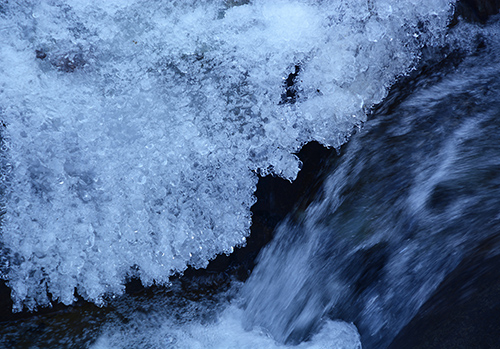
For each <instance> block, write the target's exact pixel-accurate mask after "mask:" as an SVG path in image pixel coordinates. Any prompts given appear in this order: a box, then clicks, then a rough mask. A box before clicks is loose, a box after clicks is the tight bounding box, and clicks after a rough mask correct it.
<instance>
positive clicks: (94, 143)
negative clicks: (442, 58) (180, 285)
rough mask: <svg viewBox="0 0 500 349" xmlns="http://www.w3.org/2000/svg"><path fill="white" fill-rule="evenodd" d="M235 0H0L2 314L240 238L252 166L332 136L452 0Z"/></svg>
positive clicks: (95, 294) (223, 248) (157, 270)
mask: <svg viewBox="0 0 500 349" xmlns="http://www.w3.org/2000/svg"><path fill="white" fill-rule="evenodd" d="M238 3H245V2H244V1H240V2H235V1H222V0H219V1H201V0H200V1H195V0H188V1H183V2H181V4H179V2H173V1H159V0H156V1H139V0H129V1H121V0H120V1H104V2H94V1H81V0H79V1H73V0H52V1H35V0H32V1H30V0H26V1H22V2H9V3H2V4H1V5H0V33H1V35H0V91H1V92H0V113H1V114H0V115H1V119H2V121H3V123H4V124H5V125H6V127H5V129H4V131H3V148H2V149H3V151H2V178H3V181H2V183H3V185H4V189H5V191H6V194H5V195H4V196H2V205H3V208H4V210H5V214H4V215H3V217H2V235H1V243H2V245H3V251H4V254H5V255H6V256H7V258H6V262H5V264H4V265H2V267H1V274H0V276H1V277H2V278H4V279H6V280H7V281H8V285H9V287H10V288H11V290H12V298H13V300H14V309H15V310H21V309H22V308H23V307H26V308H28V309H31V310H32V309H35V308H37V307H38V306H46V305H49V304H50V302H51V300H57V301H59V302H62V303H64V304H70V303H72V302H73V301H74V299H75V295H74V294H75V290H76V291H77V292H78V294H79V295H81V296H82V297H83V298H85V299H87V300H90V301H93V302H95V303H97V304H103V302H104V298H103V297H104V296H106V295H116V294H121V293H123V291H124V286H123V284H124V282H125V279H126V277H127V276H137V277H140V279H141V280H142V282H143V284H145V285H151V284H152V283H157V284H165V283H168V279H169V277H170V276H171V275H172V274H173V273H175V272H181V271H183V270H184V269H185V268H186V266H187V265H192V266H194V267H196V268H202V267H205V266H206V265H207V263H208V261H209V260H210V259H212V258H214V257H215V256H216V255H217V254H219V253H230V252H232V250H233V248H234V246H238V245H242V244H244V243H245V237H246V236H247V235H248V234H249V227H250V224H251V213H250V207H251V206H252V204H253V203H254V202H255V197H254V196H253V194H254V191H255V186H256V183H257V172H260V173H262V174H264V175H266V174H270V173H272V174H276V175H279V176H281V177H283V178H286V179H289V180H293V179H294V178H295V176H296V174H297V172H298V171H299V168H300V161H299V160H298V159H297V157H296V156H295V155H294V153H295V152H297V151H298V150H299V149H300V147H301V146H302V145H303V144H305V143H306V142H308V141H311V140H317V141H319V142H321V143H322V144H324V145H326V146H333V147H338V146H340V145H341V144H342V143H344V142H345V141H346V139H347V138H348V137H349V135H350V132H351V130H352V129H353V127H356V126H359V125H361V124H362V122H363V121H364V120H365V118H366V116H365V111H366V109H367V108H369V107H370V106H372V105H373V104H374V103H377V102H380V101H381V100H382V98H383V97H384V96H385V95H386V91H387V88H388V87H389V86H390V85H391V84H392V83H393V82H394V81H395V78H396V77H397V76H398V75H400V74H404V73H405V72H408V71H409V70H410V69H411V68H412V67H413V66H414V64H415V62H416V61H417V60H418V57H419V52H420V49H421V48H422V47H423V46H424V45H427V46H439V45H441V44H442V43H443V42H444V40H445V39H444V37H445V33H446V24H447V19H448V16H449V14H450V11H451V5H450V4H449V1H447V0H439V1H436V0H432V1H430V0H429V1H410V0H406V1H387V0H376V1H375V0H374V1H366V0H353V1H346V0H332V1H319V2H318V1H306V0H303V1H299V0H296V1H291V0H290V1H285V0H279V1H272V2H271V1H264V0H261V1H259V0H256V1H253V2H250V3H248V4H243V5H241V6H235V4H238ZM295 65H298V66H300V72H299V76H298V78H297V80H296V82H295V85H294V89H295V92H296V95H297V96H296V100H294V101H295V103H287V102H286V101H283V100H282V98H283V97H282V95H283V93H284V89H285V87H284V79H286V78H287V76H288V75H289V74H290V73H293V72H294V67H295ZM280 102H282V103H280ZM290 102H292V101H290ZM2 245H0V247H2ZM49 294H50V297H49Z"/></svg>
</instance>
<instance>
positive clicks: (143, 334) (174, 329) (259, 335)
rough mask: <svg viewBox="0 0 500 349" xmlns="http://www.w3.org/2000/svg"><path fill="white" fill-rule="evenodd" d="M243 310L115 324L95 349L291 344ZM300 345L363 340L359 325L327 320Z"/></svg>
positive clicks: (346, 347) (319, 348)
mask: <svg viewBox="0 0 500 349" xmlns="http://www.w3.org/2000/svg"><path fill="white" fill-rule="evenodd" d="M242 316H243V311H242V310H241V309H239V308H237V307H235V306H230V307H228V308H227V309H226V310H224V311H223V313H222V314H221V315H220V318H219V319H218V320H217V321H216V322H215V323H213V324H202V323H199V322H191V323H187V324H182V325H179V324H175V323H174V322H173V321H172V320H171V319H168V318H161V317H160V318H157V319H154V320H153V322H154V323H156V322H157V326H154V325H152V321H151V318H148V319H143V320H142V321H141V320H139V321H135V322H134V324H132V325H128V326H124V327H123V328H119V327H113V328H111V329H110V330H108V331H105V332H104V333H103V335H101V336H100V337H99V339H98V340H97V341H96V342H95V343H94V344H93V345H92V348H93V349H107V348H130V347H133V348H172V347H173V348H179V349H181V348H186V349H197V348H200V349H201V348H207V349H208V348H214V349H216V348H225V349H230V348H234V349H247V348H248V349H252V348H268V349H274V348H288V347H289V346H286V345H283V344H281V343H278V342H276V341H275V340H273V339H272V338H271V337H270V336H268V335H266V333H265V332H264V331H259V330H253V331H247V330H245V329H244V328H243V326H242V325H241V321H240V319H241V317H242ZM290 347H292V348H297V349H323V348H324V349H326V348H335V349H361V341H360V337H359V334H358V332H357V330H356V327H355V326H354V325H352V324H348V323H345V322H340V321H331V320H327V321H326V322H325V323H324V325H323V327H322V329H321V331H320V332H319V333H317V334H316V335H314V336H313V337H312V338H311V340H310V341H308V342H303V343H301V344H299V345H297V346H290Z"/></svg>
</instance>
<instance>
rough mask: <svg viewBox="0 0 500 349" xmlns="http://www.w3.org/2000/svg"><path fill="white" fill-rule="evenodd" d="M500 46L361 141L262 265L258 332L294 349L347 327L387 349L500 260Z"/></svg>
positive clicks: (423, 83) (419, 89)
mask: <svg viewBox="0 0 500 349" xmlns="http://www.w3.org/2000/svg"><path fill="white" fill-rule="evenodd" d="M497 29H498V25H497V24H490V30H491V32H490V33H495V30H497ZM496 32H498V31H496ZM495 35H496V34H491V37H489V38H487V39H486V43H483V44H481V45H479V46H481V48H479V49H478V51H477V52H476V53H475V54H473V55H472V56H470V57H467V58H465V59H464V60H463V61H462V62H461V63H459V64H458V67H457V68H455V67H453V69H451V68H450V67H448V68H445V69H441V70H440V71H435V72H431V73H429V74H426V75H425V76H422V77H420V78H419V80H418V82H417V83H416V84H414V85H413V86H414V88H415V89H414V90H413V91H411V95H410V96H409V97H408V98H406V99H405V100H404V101H402V102H401V103H399V101H398V103H396V104H397V105H393V106H392V107H391V108H385V110H384V111H380V112H379V113H378V114H377V115H374V117H373V118H372V120H371V121H369V122H368V123H367V124H366V125H365V127H364V128H363V129H362V130H361V131H360V132H358V134H357V135H355V136H354V137H353V138H352V139H351V141H350V142H349V145H348V146H347V148H346V149H345V151H344V155H343V156H342V158H341V159H340V161H339V163H338V164H337V165H334V169H333V170H332V171H331V173H330V174H329V176H328V178H327V180H326V181H325V183H324V185H323V187H322V189H321V190H320V191H319V193H318V195H317V198H316V200H315V201H314V202H313V203H312V204H311V205H309V207H307V209H305V210H297V211H296V212H294V213H293V214H292V215H290V216H289V217H288V218H287V219H286V220H285V221H284V222H283V223H281V224H280V225H279V227H278V228H277V236H276V237H275V239H274V240H273V241H272V242H271V243H270V244H269V245H268V246H267V247H266V248H265V250H264V252H263V253H262V254H261V255H260V257H259V259H258V265H257V267H256V268H255V269H254V271H253V273H252V275H251V277H250V279H249V280H248V281H247V282H246V284H245V286H244V289H243V294H244V296H245V297H246V303H245V306H246V308H245V309H246V310H245V315H246V323H247V327H248V328H253V327H255V326H257V327H263V328H265V329H266V330H267V331H268V333H269V334H270V335H271V336H272V337H274V338H276V339H277V340H279V341H283V342H286V343H291V344H293V343H299V342H301V341H304V340H307V339H308V338H310V336H311V334H313V333H315V332H316V331H318V329H319V328H320V327H321V325H322V323H323V322H324V319H325V318H340V319H343V320H346V321H352V322H354V323H355V324H356V326H357V327H358V329H359V331H360V333H361V336H362V342H363V346H364V347H366V348H383V347H387V346H388V345H389V343H390V342H391V340H392V339H393V338H394V337H395V336H396V335H397V334H398V332H399V331H400V330H401V329H402V328H403V327H404V326H405V325H406V324H407V323H408V322H409V321H410V320H411V319H412V318H413V317H414V316H415V315H416V314H417V312H418V311H419V309H420V307H421V306H422V305H423V304H424V303H425V302H426V300H427V299H428V298H429V297H430V296H431V295H432V294H433V292H434V291H435V290H436V288H437V287H438V285H439V284H440V283H441V282H442V281H443V280H444V279H445V277H446V276H447V275H448V274H449V273H451V272H452V271H453V270H454V269H455V268H456V267H457V266H458V265H459V264H460V262H461V261H462V260H463V259H464V258H466V257H468V256H471V255H473V254H474V253H477V251H478V250H481V251H482V253H483V254H484V253H486V254H487V255H488V256H489V257H492V256H496V255H497V254H498V253H499V252H500V249H499V247H500V246H499V245H498V244H497V243H496V241H497V240H495V238H496V237H498V236H500V235H499V234H500V200H499V197H500V142H499V137H500V119H499V116H500V74H499V73H500V62H499V53H500V47H499V46H498V42H495V38H494V37H495ZM415 86H416V87H415ZM485 241H488V242H489V243H488V244H485ZM485 245H487V247H486V248H485V247H484V246H485ZM485 250H486V251H485Z"/></svg>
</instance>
